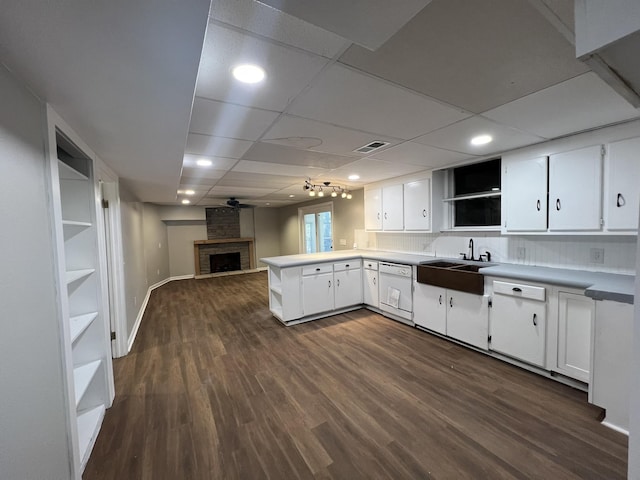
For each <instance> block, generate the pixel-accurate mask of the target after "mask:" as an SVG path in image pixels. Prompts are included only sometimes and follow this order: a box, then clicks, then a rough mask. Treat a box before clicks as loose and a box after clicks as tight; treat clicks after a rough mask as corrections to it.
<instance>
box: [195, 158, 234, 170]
mask: <svg viewBox="0 0 640 480" xmlns="http://www.w3.org/2000/svg"><path fill="white" fill-rule="evenodd" d="M200 159H203V160H209V161H211V166H210V167H198V165H197V164H196V162H197V161H198V160H200ZM237 161H238V160H237V159H235V158H227V157H211V156H207V155H185V156H184V158H183V159H182V166H183V167H191V168H196V167H197V168H199V169H204V168H210V169H213V170H229V169H230V168H231V167H233V165H234V164H235V163H236V162H237Z"/></svg>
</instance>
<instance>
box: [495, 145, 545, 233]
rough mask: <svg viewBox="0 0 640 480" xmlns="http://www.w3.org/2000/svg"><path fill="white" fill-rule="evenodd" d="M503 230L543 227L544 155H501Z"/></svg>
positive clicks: (538, 229) (540, 229)
mask: <svg viewBox="0 0 640 480" xmlns="http://www.w3.org/2000/svg"><path fill="white" fill-rule="evenodd" d="M503 168H504V177H503V182H504V187H503V197H502V202H503V204H504V206H505V218H504V228H505V230H506V231H507V232H540V231H546V230H547V157H538V158H531V159H526V160H509V159H503Z"/></svg>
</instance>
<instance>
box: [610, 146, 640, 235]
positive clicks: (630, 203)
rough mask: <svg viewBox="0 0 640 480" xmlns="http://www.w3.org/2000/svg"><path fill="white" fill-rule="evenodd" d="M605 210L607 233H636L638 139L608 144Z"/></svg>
mask: <svg viewBox="0 0 640 480" xmlns="http://www.w3.org/2000/svg"><path fill="white" fill-rule="evenodd" d="M607 174H608V181H607V192H606V198H605V208H606V212H607V216H606V218H605V226H606V228H607V230H620V231H624V230H629V231H636V230H638V211H637V210H638V203H640V183H639V182H638V178H639V177H640V138H631V139H628V140H622V141H620V142H614V143H612V144H610V145H609V151H608V162H607Z"/></svg>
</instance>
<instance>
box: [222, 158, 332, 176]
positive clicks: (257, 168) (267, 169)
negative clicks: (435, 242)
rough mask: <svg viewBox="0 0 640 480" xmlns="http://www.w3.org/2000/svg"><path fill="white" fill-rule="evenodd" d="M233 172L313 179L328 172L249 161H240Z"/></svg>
mask: <svg viewBox="0 0 640 480" xmlns="http://www.w3.org/2000/svg"><path fill="white" fill-rule="evenodd" d="M233 171H234V172H246V173H264V174H270V175H289V176H292V177H313V176H316V175H322V174H323V173H326V172H328V171H329V170H328V169H325V168H316V167H307V166H304V165H303V166H297V165H285V164H280V163H267V162H252V161H251V160H240V161H239V162H238V163H237V165H236V166H235V167H233Z"/></svg>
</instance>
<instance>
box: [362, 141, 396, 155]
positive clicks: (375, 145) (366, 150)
mask: <svg viewBox="0 0 640 480" xmlns="http://www.w3.org/2000/svg"><path fill="white" fill-rule="evenodd" d="M387 145H389V142H381V141H379V140H376V141H375V142H371V143H369V144H367V145H365V146H364V147H360V148H356V149H355V150H354V152H358V153H371V152H373V151H374V150H378V149H379V148H382V147H386V146H387Z"/></svg>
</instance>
